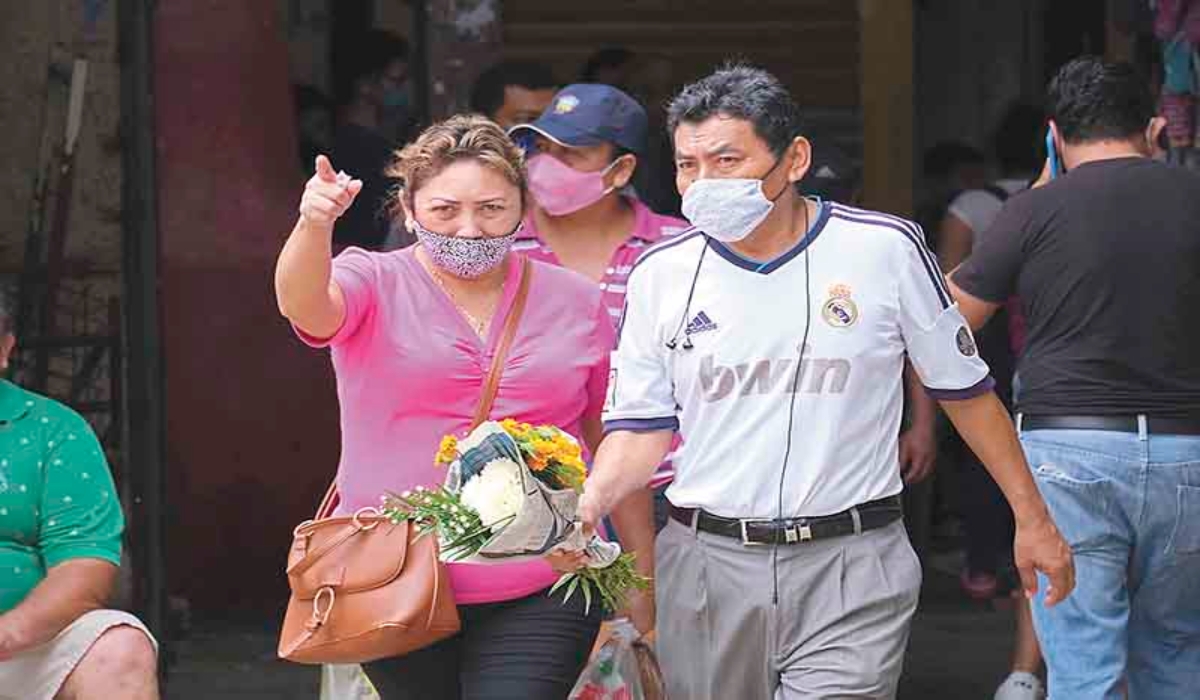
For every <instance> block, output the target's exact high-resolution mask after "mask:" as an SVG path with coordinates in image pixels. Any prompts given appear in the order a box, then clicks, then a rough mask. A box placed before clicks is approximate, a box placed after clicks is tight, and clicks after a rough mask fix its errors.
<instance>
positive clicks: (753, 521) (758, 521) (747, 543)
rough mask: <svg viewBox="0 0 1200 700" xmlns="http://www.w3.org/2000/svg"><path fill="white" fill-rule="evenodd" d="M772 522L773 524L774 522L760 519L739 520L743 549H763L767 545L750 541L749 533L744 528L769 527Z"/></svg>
mask: <svg viewBox="0 0 1200 700" xmlns="http://www.w3.org/2000/svg"><path fill="white" fill-rule="evenodd" d="M774 522H775V521H774V520H761V519H754V518H748V519H744V520H739V521H738V525H739V526H740V527H741V528H742V546H743V547H765V546H767V544H768V543H767V542H753V541H751V540H750V533H749V532H748V531H747V530H746V528H747V527H748V526H750V525H770V524H771V523H774Z"/></svg>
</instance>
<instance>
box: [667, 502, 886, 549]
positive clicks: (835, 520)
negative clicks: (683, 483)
mask: <svg viewBox="0 0 1200 700" xmlns="http://www.w3.org/2000/svg"><path fill="white" fill-rule="evenodd" d="M670 513H671V517H672V518H674V519H675V520H677V521H679V522H680V523H683V524H684V525H686V526H688V527H692V526H693V522H694V523H695V528H696V529H697V530H699V531H700V532H708V533H712V534H714V535H723V536H725V537H732V538H734V539H736V540H741V542H742V544H744V545H769V544H799V543H801V542H807V541H809V540H821V539H826V538H829V537H842V536H843V535H852V534H855V533H862V532H866V531H867V530H875V529H877V528H881V527H884V526H885V525H890V524H892V523H894V522H896V521H897V520H899V519H900V517H901V515H902V514H903V513H902V510H901V507H900V497H899V496H888V497H887V498H881V499H879V500H877V501H868V502H866V503H863V504H861V505H858V506H855V507H854V508H851V509H850V510H846V511H842V512H841V513H837V514H835V515H825V516H821V517H819V518H784V519H783V520H774V519H758V518H723V517H721V516H719V515H713V514H712V513H709V512H706V511H703V510H698V509H696V508H680V507H678V506H676V505H675V504H671V507H670Z"/></svg>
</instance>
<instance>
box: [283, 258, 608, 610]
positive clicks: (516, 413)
mask: <svg viewBox="0 0 1200 700" xmlns="http://www.w3.org/2000/svg"><path fill="white" fill-rule="evenodd" d="M519 262H520V257H519V255H518V254H510V256H509V260H508V276H507V278H506V279H505V282H504V293H503V296H502V298H501V301H500V304H499V305H498V308H497V310H496V315H495V317H494V318H493V319H492V321H491V324H490V326H489V328H488V337H487V339H486V341H483V340H481V339H480V338H479V337H478V336H477V335H476V334H475V331H474V330H473V329H472V328H471V326H470V325H469V324H468V323H467V321H466V319H465V318H463V316H462V314H461V313H460V312H459V311H458V309H457V308H456V307H455V305H454V303H453V301H452V300H451V299H450V298H449V297H448V296H447V295H446V293H445V292H444V291H443V290H442V289H441V287H439V286H438V285H437V283H436V282H435V281H434V279H433V278H432V277H431V276H430V275H429V273H428V272H427V271H426V270H425V269H424V268H423V267H422V266H421V264H420V263H419V262H418V261H417V259H416V257H415V255H414V250H413V248H407V249H404V250H400V251H395V252H390V253H369V252H366V251H363V250H361V249H358V248H350V249H347V250H346V251H345V252H343V253H342V254H341V255H339V256H338V257H337V258H336V259H335V260H334V263H333V278H334V280H335V281H336V282H337V283H338V286H340V287H341V289H342V293H343V295H344V296H345V298H346V320H345V323H343V325H342V327H341V329H339V330H338V332H337V333H336V334H334V336H333V337H332V338H328V339H325V340H321V339H317V338H312V337H309V336H307V335H306V334H304V333H303V332H300V331H299V330H297V333H298V334H299V335H300V337H301V339H302V340H304V341H305V342H306V343H308V344H310V345H312V346H313V347H325V346H329V347H331V348H332V350H331V354H332V358H333V367H334V372H335V374H336V376H337V391H338V402H339V404H340V406H341V428H342V455H341V461H340V463H339V465H338V475H337V482H338V490H339V492H340V494H341V503H340V504H339V506H338V513H340V514H346V513H352V512H354V511H355V510H357V509H359V508H361V507H363V506H375V505H378V504H379V499H380V496H382V495H384V494H385V493H387V492H394V493H399V492H402V491H405V490H408V489H412V488H413V487H415V486H418V485H424V486H434V485H440V484H441V483H442V481H443V480H444V479H445V469H444V468H442V467H438V466H435V465H434V462H433V460H434V456H435V454H436V453H437V449H438V443H439V442H440V440H441V438H442V436H443V435H447V434H450V433H453V434H457V435H459V436H460V437H461V436H462V435H464V434H465V432H466V430H467V428H468V427H469V426H470V422H471V418H472V416H473V414H474V412H475V406H476V404H477V402H478V400H479V394H480V392H481V390H482V387H483V382H484V379H485V377H486V375H487V372H488V369H489V367H490V365H491V361H492V356H493V353H494V352H495V348H496V345H497V343H498V342H499V336H500V333H501V332H502V330H503V326H504V319H505V317H506V316H507V314H508V311H509V309H510V308H511V307H512V303H513V297H514V296H515V295H516V290H517V286H518V283H519V282H520V275H521V265H520V264H519ZM531 274H532V275H533V278H532V280H531V284H530V289H529V299H528V302H527V304H526V307H525V313H524V315H523V316H522V318H521V321H520V324H519V326H518V329H517V334H516V337H515V338H514V339H513V343H512V346H511V347H510V349H509V354H508V359H507V361H506V363H505V369H504V372H503V375H502V376H501V378H500V383H499V391H498V392H497V395H496V400H495V403H494V405H493V408H492V412H491V417H492V418H493V419H497V420H498V419H502V418H514V419H516V420H519V421H524V422H527V423H533V424H550V425H556V426H558V427H560V428H562V429H563V430H565V431H567V432H569V433H571V434H572V435H574V436H576V437H582V435H581V431H580V426H581V422H582V421H583V419H584V418H598V417H599V415H600V410H601V407H602V404H603V402H604V392H605V385H606V383H607V381H608V354H609V352H610V351H611V350H612V347H613V342H614V331H613V326H612V323H611V321H610V320H609V317H608V312H607V310H606V308H605V306H604V304H603V303H602V298H601V296H602V295H601V293H600V291H599V290H598V289H597V288H596V285H594V284H592V283H591V281H589V280H588V279H586V278H584V277H583V276H581V275H578V274H576V273H574V272H570V271H568V270H564V269H562V268H558V267H553V266H551V265H546V264H543V263H539V262H534V263H533V265H532V267H531ZM449 568H450V579H451V583H452V585H453V587H454V596H455V600H456V601H457V602H458V603H460V604H469V603H487V602H496V601H503V600H513V599H516V598H521V597H524V596H527V595H530V594H532V593H535V592H537V591H539V590H542V589H543V588H546V587H548V586H550V585H552V584H553V583H554V581H555V580H556V579H557V575H556V574H555V573H554V572H553V570H552V569H551V568H550V567H549V565H547V564H546V563H544V562H541V561H536V562H527V563H519V564H497V565H475V564H452V565H450V567H449Z"/></svg>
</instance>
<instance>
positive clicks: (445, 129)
mask: <svg viewBox="0 0 1200 700" xmlns="http://www.w3.org/2000/svg"><path fill="white" fill-rule="evenodd" d="M460 160H475V161H478V162H479V163H480V164H481V165H483V166H485V167H488V168H491V169H492V170H495V171H496V172H498V173H500V174H501V175H503V176H504V178H505V179H506V180H508V181H509V182H511V183H512V184H513V185H515V186H516V187H517V189H519V190H520V191H521V205H522V208H524V205H525V155H524V153H523V152H522V151H521V149H520V148H518V147H517V145H516V144H515V143H513V142H512V140H511V139H509V138H508V134H506V133H504V130H503V129H501V128H500V127H499V126H498V125H497V124H496V123H495V122H492V121H491V120H489V119H487V118H485V117H481V116H479V115H476V114H458V115H455V116H453V117H450V118H449V119H446V120H445V121H441V122H438V123H436V124H434V125H433V126H430V127H429V128H428V129H426V130H425V131H423V132H421V135H420V136H418V137H417V139H416V140H415V141H413V142H412V143H410V144H408V145H407V146H405V147H404V148H403V149H401V150H399V151H397V152H396V154H395V157H394V158H393V160H392V162H391V164H390V165H389V166H388V168H387V171H386V174H387V175H388V176H389V177H392V178H395V179H396V180H397V181H398V183H399V184H398V186H397V188H396V193H395V197H394V198H393V202H392V204H391V206H390V209H391V213H392V214H393V215H397V214H401V213H402V210H401V208H400V203H401V200H402V199H403V201H404V202H405V203H407V204H408V205H409V207H411V206H412V203H413V195H414V193H416V191H417V190H419V189H421V186H422V185H424V184H425V183H426V182H428V181H429V179H430V178H433V177H436V176H437V175H438V173H440V172H442V171H443V170H445V169H446V167H447V166H449V165H450V164H452V163H455V162H458V161H460Z"/></svg>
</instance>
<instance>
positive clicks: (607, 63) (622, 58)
mask: <svg viewBox="0 0 1200 700" xmlns="http://www.w3.org/2000/svg"><path fill="white" fill-rule="evenodd" d="M634 57H635V55H634V53H633V52H632V51H630V50H629V49H625V48H621V47H619V46H610V47H607V48H603V49H600V50H599V51H597V52H595V53H593V54H592V55H591V56H588V59H587V62H585V63H584V64H583V70H581V71H579V82H581V83H596V82H600V80H599V78H600V71H602V70H604V69H606V68H620V67H622V66H624V65H626V64H628V63H630V62H631V61H633V59H634ZM616 87H622V86H620V85H617V86H616Z"/></svg>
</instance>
